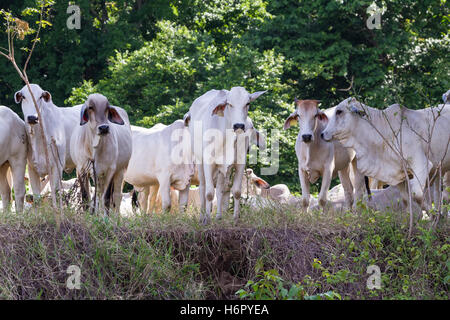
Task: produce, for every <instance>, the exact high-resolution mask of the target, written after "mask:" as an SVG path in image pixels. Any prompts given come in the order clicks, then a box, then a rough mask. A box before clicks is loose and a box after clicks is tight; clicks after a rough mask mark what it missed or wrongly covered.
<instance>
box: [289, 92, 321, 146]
mask: <svg viewBox="0 0 450 320" xmlns="http://www.w3.org/2000/svg"><path fill="white" fill-rule="evenodd" d="M319 103H320V101H319V100H297V99H295V106H296V109H295V111H294V112H293V113H291V114H290V115H289V117H288V118H287V119H286V121H285V122H284V129H285V130H286V129H289V128H290V127H291V125H293V124H295V123H297V122H298V124H299V126H300V133H299V135H300V136H301V137H302V141H303V142H305V143H309V142H312V141H314V131H315V130H316V127H317V124H318V123H319V121H321V122H324V123H326V121H327V117H326V116H325V114H324V113H323V112H322V111H321V110H320V109H319V107H318V105H319Z"/></svg>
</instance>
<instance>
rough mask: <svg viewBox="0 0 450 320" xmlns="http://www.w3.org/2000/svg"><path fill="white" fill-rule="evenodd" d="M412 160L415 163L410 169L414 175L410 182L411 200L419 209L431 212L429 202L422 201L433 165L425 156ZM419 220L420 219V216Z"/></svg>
mask: <svg viewBox="0 0 450 320" xmlns="http://www.w3.org/2000/svg"><path fill="white" fill-rule="evenodd" d="M414 160H415V162H413V163H412V164H411V169H412V171H413V172H414V173H415V174H414V177H413V178H412V179H411V180H410V186H411V193H412V198H413V200H414V201H416V202H417V204H418V205H419V207H421V208H422V209H424V210H426V211H427V212H429V211H430V210H431V203H430V202H431V201H430V202H428V201H424V190H425V187H426V183H427V178H428V177H429V174H430V171H431V168H432V166H433V165H432V163H431V162H430V161H429V160H428V159H427V158H426V157H425V155H423V156H422V157H420V158H418V159H414ZM430 200H431V199H430ZM419 219H421V215H420V216H419Z"/></svg>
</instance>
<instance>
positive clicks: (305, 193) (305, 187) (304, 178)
mask: <svg viewBox="0 0 450 320" xmlns="http://www.w3.org/2000/svg"><path fill="white" fill-rule="evenodd" d="M298 176H299V178H300V186H301V188H302V200H301V203H302V208H303V210H308V207H309V197H310V192H309V179H308V175H307V173H306V171H304V170H302V169H301V168H300V166H299V168H298Z"/></svg>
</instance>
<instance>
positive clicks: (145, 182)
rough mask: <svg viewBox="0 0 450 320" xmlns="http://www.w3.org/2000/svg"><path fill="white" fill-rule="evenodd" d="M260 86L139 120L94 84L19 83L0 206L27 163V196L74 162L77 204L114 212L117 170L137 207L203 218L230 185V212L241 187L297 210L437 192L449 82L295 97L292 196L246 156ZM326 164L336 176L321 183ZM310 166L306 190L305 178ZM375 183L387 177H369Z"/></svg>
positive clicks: (0, 128) (1, 168)
mask: <svg viewBox="0 0 450 320" xmlns="http://www.w3.org/2000/svg"><path fill="white" fill-rule="evenodd" d="M30 90H31V92H32V93H33V96H32V95H31V93H30ZM264 93H265V91H259V92H255V93H248V92H247V90H246V89H245V88H242V87H233V88H232V89H231V90H229V91H228V90H210V91H208V92H206V93H205V94H204V95H202V96H200V97H198V98H197V99H196V100H194V102H193V103H192V105H191V107H190V108H189V111H188V112H187V113H186V114H185V115H184V118H183V119H180V120H177V121H175V122H174V123H172V124H169V125H165V124H157V125H155V126H154V127H152V128H150V129H147V128H141V127H137V126H132V125H130V121H129V119H128V115H127V113H126V111H125V110H124V109H122V108H120V107H116V106H112V105H110V103H109V101H108V99H107V98H106V97H105V96H103V95H101V94H97V93H96V94H91V95H90V96H89V97H88V98H87V100H86V101H85V103H84V104H82V105H77V106H74V107H69V108H59V107H57V106H56V105H55V104H54V103H53V101H52V97H51V94H50V93H49V92H48V91H45V90H43V89H41V87H40V86H39V85H36V84H31V85H30V87H29V88H28V87H27V86H24V87H23V88H22V89H21V90H20V91H18V92H16V93H15V95H14V98H15V101H16V103H21V106H22V111H23V115H24V120H22V119H20V118H19V116H18V115H17V114H15V113H14V112H13V111H12V110H11V109H9V108H7V107H4V106H0V150H1V153H0V195H1V199H2V202H3V209H4V210H8V209H9V207H10V205H11V188H12V187H14V195H15V210H16V212H22V211H23V208H24V198H25V179H26V178H25V175H26V167H27V164H28V177H29V182H30V186H31V189H32V192H33V195H34V197H39V196H40V195H41V194H42V193H44V192H45V191H44V190H45V188H44V185H43V181H49V187H46V188H47V189H49V190H50V192H51V193H52V195H53V196H54V198H56V197H58V196H59V195H60V194H61V192H62V191H63V189H65V188H68V187H70V185H71V184H73V183H74V181H75V179H73V180H72V181H69V182H67V181H62V174H63V171H65V172H71V171H72V170H73V169H76V173H77V179H78V182H79V185H80V191H81V196H82V199H83V204H84V205H85V208H86V209H87V208H90V209H91V210H95V211H96V212H103V213H105V214H107V213H109V212H110V211H111V210H113V211H116V212H121V210H120V207H121V204H123V197H124V194H123V193H122V190H123V185H124V182H127V183H129V184H131V185H132V186H133V187H134V191H133V194H137V192H138V193H139V195H138V197H137V199H138V201H137V202H138V203H139V206H140V210H142V211H143V212H145V213H151V212H155V211H159V210H163V211H169V210H174V209H175V208H176V210H180V211H183V210H184V209H185V208H186V207H187V206H193V207H196V208H199V209H200V220H201V222H202V223H205V224H206V223H209V222H210V220H211V212H212V211H213V210H216V211H217V213H216V219H220V218H221V217H222V214H223V212H224V211H226V210H227V209H228V207H229V204H230V193H231V195H232V197H233V198H234V218H235V219H238V218H239V214H240V205H241V202H242V198H244V199H245V200H246V202H247V204H248V205H250V206H252V207H258V206H260V207H261V206H271V205H274V204H275V205H277V204H279V203H284V204H288V205H295V206H297V207H298V208H299V210H308V209H310V208H316V207H317V208H323V209H326V210H328V209H329V208H345V209H351V208H352V206H355V204H356V203H357V201H364V202H366V203H367V205H368V206H370V207H372V208H375V209H377V210H383V209H387V208H389V207H390V208H391V209H392V210H404V209H405V208H406V206H407V204H410V205H411V206H413V207H414V208H415V210H416V211H417V212H419V215H420V213H421V212H422V210H430V209H431V207H432V205H433V202H434V204H437V203H438V202H439V203H440V202H441V201H442V200H443V199H447V200H448V198H449V194H448V191H447V188H448V187H450V150H448V149H449V143H450V103H449V102H450V90H449V91H448V92H447V93H445V94H444V95H443V99H444V104H441V105H438V106H436V107H432V108H426V109H422V110H410V109H407V108H405V107H401V106H399V105H392V106H389V107H388V108H387V109H385V110H378V109H374V108H371V107H369V106H366V105H364V104H362V103H360V102H358V101H357V100H356V99H355V98H348V99H346V100H344V101H342V102H341V103H339V104H338V105H337V106H334V107H332V108H329V109H326V110H321V109H320V108H319V101H317V100H295V106H296V109H295V111H294V112H293V113H292V114H291V115H289V117H288V118H287V119H286V122H285V124H284V129H288V128H289V127H291V126H292V125H293V124H294V123H298V124H299V127H300V130H299V133H298V137H297V142H296V144H295V151H296V154H297V158H298V173H299V178H300V184H301V190H302V196H301V197H295V196H293V195H291V193H290V191H289V188H288V187H287V186H286V185H284V184H279V185H275V186H270V185H269V183H267V182H266V181H265V180H263V179H262V178H260V177H258V176H256V175H255V174H254V173H253V171H252V170H251V169H249V168H246V158H247V154H248V152H249V150H250V145H251V144H253V145H256V146H258V147H262V148H265V145H266V141H265V137H264V136H263V135H262V134H261V133H260V132H258V131H257V130H256V129H255V127H254V124H253V121H252V119H251V118H250V117H249V116H248V110H249V107H250V103H251V102H252V101H254V100H255V99H257V98H258V97H259V96H261V95H262V94H264ZM33 98H34V99H35V101H36V104H37V107H38V110H39V113H38V112H37V110H36V107H35V103H34V102H33ZM42 128H43V129H44V132H45V135H43V134H42V131H41V130H42ZM46 148H47V150H49V152H48V154H47V155H46V152H45V150H46ZM47 159H48V161H49V165H48V163H47ZM337 175H338V176H339V179H340V181H341V185H338V186H337V187H335V188H333V189H332V190H331V192H329V188H330V184H331V180H332V179H333V178H334V177H336V176H337ZM319 177H321V178H322V183H321V189H320V193H319V195H318V198H317V199H316V198H315V197H313V196H311V195H310V183H314V182H316V181H317V180H318V178H319ZM441 177H443V178H442V179H441ZM368 178H370V180H371V186H372V190H370V188H369V185H368V183H369V182H368V181H369V180H368ZM408 181H409V184H408V183H407V182H408ZM91 182H94V184H95V189H93V188H92V187H91ZM380 184H381V185H389V187H387V188H385V189H382V188H381V189H377V188H376V186H377V185H380ZM193 185H196V186H198V187H195V188H193V187H192V186H193ZM427 185H428V186H431V187H430V188H429V190H430V192H427V188H426V186H427ZM374 186H375V187H374ZM440 190H443V191H444V192H439V191H440ZM408 191H409V192H408ZM409 195H412V196H411V197H409ZM439 197H442V198H439ZM126 198H127V200H128V201H130V202H131V199H130V198H131V197H130V196H129V195H127V197H126ZM408 201H411V203H409V202H408ZM176 204H177V205H176ZM122 207H123V205H122Z"/></svg>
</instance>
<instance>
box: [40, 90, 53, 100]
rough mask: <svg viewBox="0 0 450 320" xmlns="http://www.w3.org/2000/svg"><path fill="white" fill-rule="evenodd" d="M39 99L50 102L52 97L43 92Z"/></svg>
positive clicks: (48, 93)
mask: <svg viewBox="0 0 450 320" xmlns="http://www.w3.org/2000/svg"><path fill="white" fill-rule="evenodd" d="M41 98H42V99H44V101H45V102H49V101H51V100H52V95H51V94H50V92H48V91H44V92H42V94H41Z"/></svg>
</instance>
